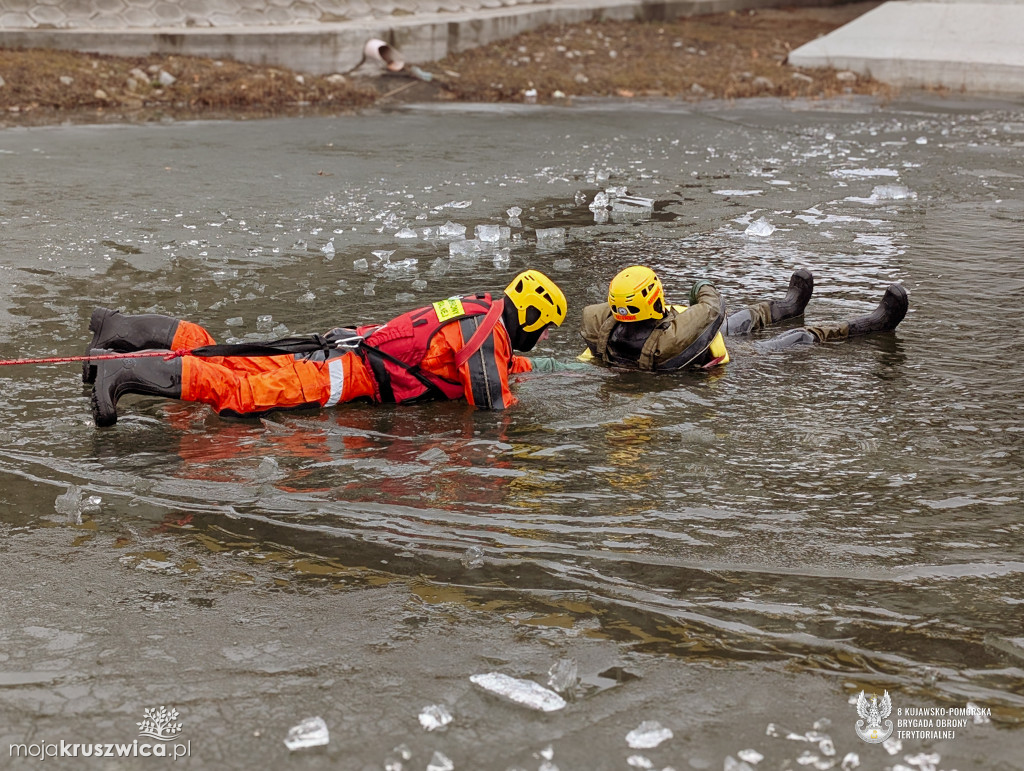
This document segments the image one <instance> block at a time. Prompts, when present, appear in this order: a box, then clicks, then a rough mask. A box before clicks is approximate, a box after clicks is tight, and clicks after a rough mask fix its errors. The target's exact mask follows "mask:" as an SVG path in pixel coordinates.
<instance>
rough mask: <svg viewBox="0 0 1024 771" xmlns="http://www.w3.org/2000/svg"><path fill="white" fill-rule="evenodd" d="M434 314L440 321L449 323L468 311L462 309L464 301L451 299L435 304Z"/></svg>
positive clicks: (455, 298)
mask: <svg viewBox="0 0 1024 771" xmlns="http://www.w3.org/2000/svg"><path fill="white" fill-rule="evenodd" d="M434 313H436V314H437V320H438V321H448V319H454V318H456V317H457V316H463V315H465V313H466V311H464V310H463V309H462V300H460V299H459V298H458V297H449V298H448V299H447V300H439V301H438V302H436V303H434Z"/></svg>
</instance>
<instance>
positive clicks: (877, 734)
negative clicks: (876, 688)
mask: <svg viewBox="0 0 1024 771" xmlns="http://www.w3.org/2000/svg"><path fill="white" fill-rule="evenodd" d="M891 712H892V699H890V698H889V692H888V691H886V692H885V695H884V696H882V698H881V700H879V698H878V696H876V695H875V694H871V696H870V698H869V697H867V696H865V695H864V691H861V692H860V696H858V697H857V714H858V715H860V716H861V719H860V720H858V721H857V736H859V737H860V738H861V739H863V740H864V741H866V742H870V743H871V744H881V743H882V742H884V741H885V740H886V739H888V738H889V737H890V736H892V721H891V720H886V718H887V717H889V715H890V713H891ZM882 721H885V728H883V727H882Z"/></svg>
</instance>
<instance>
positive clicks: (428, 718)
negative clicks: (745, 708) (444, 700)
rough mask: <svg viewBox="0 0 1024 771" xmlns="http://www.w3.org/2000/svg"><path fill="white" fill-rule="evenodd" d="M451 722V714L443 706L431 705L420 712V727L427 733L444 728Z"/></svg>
mask: <svg viewBox="0 0 1024 771" xmlns="http://www.w3.org/2000/svg"><path fill="white" fill-rule="evenodd" d="M450 722H452V713H451V712H449V711H448V708H447V707H446V706H444V704H431V705H430V706H429V707H424V708H423V711H422V712H420V725H421V726H423V728H424V729H426V730H427V731H437V730H439V729H443V728H446V727H447V726H448V724H449V723H450Z"/></svg>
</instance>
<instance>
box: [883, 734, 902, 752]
mask: <svg viewBox="0 0 1024 771" xmlns="http://www.w3.org/2000/svg"><path fill="white" fill-rule="evenodd" d="M882 746H883V747H885V751H886V752H888V753H889V754H890V755H895V754H896V753H897V752H899V751H900V750H902V749H903V742H902V741H900V740H899V739H893V738H892V737H891V736H890V737H889V738H888V739H886V740H885V741H884V742H882Z"/></svg>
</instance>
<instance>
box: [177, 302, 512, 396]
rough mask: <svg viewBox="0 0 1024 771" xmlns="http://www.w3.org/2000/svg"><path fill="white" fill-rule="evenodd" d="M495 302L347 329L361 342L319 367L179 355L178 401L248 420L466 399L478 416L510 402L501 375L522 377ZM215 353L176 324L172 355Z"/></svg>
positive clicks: (202, 334) (452, 305)
mask: <svg viewBox="0 0 1024 771" xmlns="http://www.w3.org/2000/svg"><path fill="white" fill-rule="evenodd" d="M503 302H506V300H504V299H499V300H495V301H492V300H491V297H490V295H487V294H484V295H473V296H470V297H462V298H452V299H450V300H444V301H441V302H438V303H434V304H433V305H430V306H427V307H425V308H418V309H416V310H414V311H410V312H409V313H405V314H402V315H401V316H399V317H397V318H396V319H393V320H392V321H390V322H388V323H387V324H384V325H382V326H370V327H361V328H359V329H358V330H356V333H357V334H358V335H359V336H362V337H363V342H362V343H359V344H358V345H356V347H354V348H353V349H351V350H347V351H344V352H342V351H341V350H334V351H331V355H330V356H328V357H327V358H326V359H325V360H320V361H317V360H315V359H314V358H312V357H301V356H293V355H282V356H265V357H242V356H238V357H235V356H232V357H212V358H202V357H197V356H186V357H184V359H183V360H182V384H181V398H182V399H184V400H186V401H196V402H202V403H204V404H208V405H210V406H211V407H213V408H214V409H215V410H217V411H218V412H222V413H226V414H235V415H248V414H253V413H260V412H267V411H269V410H273V409H287V408H290V407H301V406H310V407H313V406H322V407H331V406H334V405H335V404H339V403H342V402H348V401H351V400H353V399H358V398H361V397H365V398H369V399H372V400H373V401H375V402H393V403H397V404H407V403H410V402H415V401H424V400H432V399H463V398H464V399H466V401H468V402H469V403H470V404H472V405H474V406H476V407H479V408H481V409H496V410H500V409H504V408H506V407H511V406H512V405H514V404H515V403H516V398H515V397H514V396H513V395H512V392H511V390H510V389H509V382H508V379H509V375H510V374H513V373H518V372H528V371H530V370H531V369H532V366H531V364H530V360H529V359H527V358H525V357H523V356H516V355H514V354H513V352H512V343H511V340H510V339H509V335H508V332H507V331H506V330H505V327H504V324H502V322H501V309H502V303H503ZM212 344H214V340H213V337H212V336H210V334H209V333H208V332H207V331H206V330H205V329H203V328H202V327H200V326H198V325H196V324H191V323H189V322H181V324H179V326H178V330H177V332H176V334H175V337H174V342H173V346H172V347H173V348H174V349H175V350H180V349H182V348H195V347H199V346H203V345H212Z"/></svg>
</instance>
